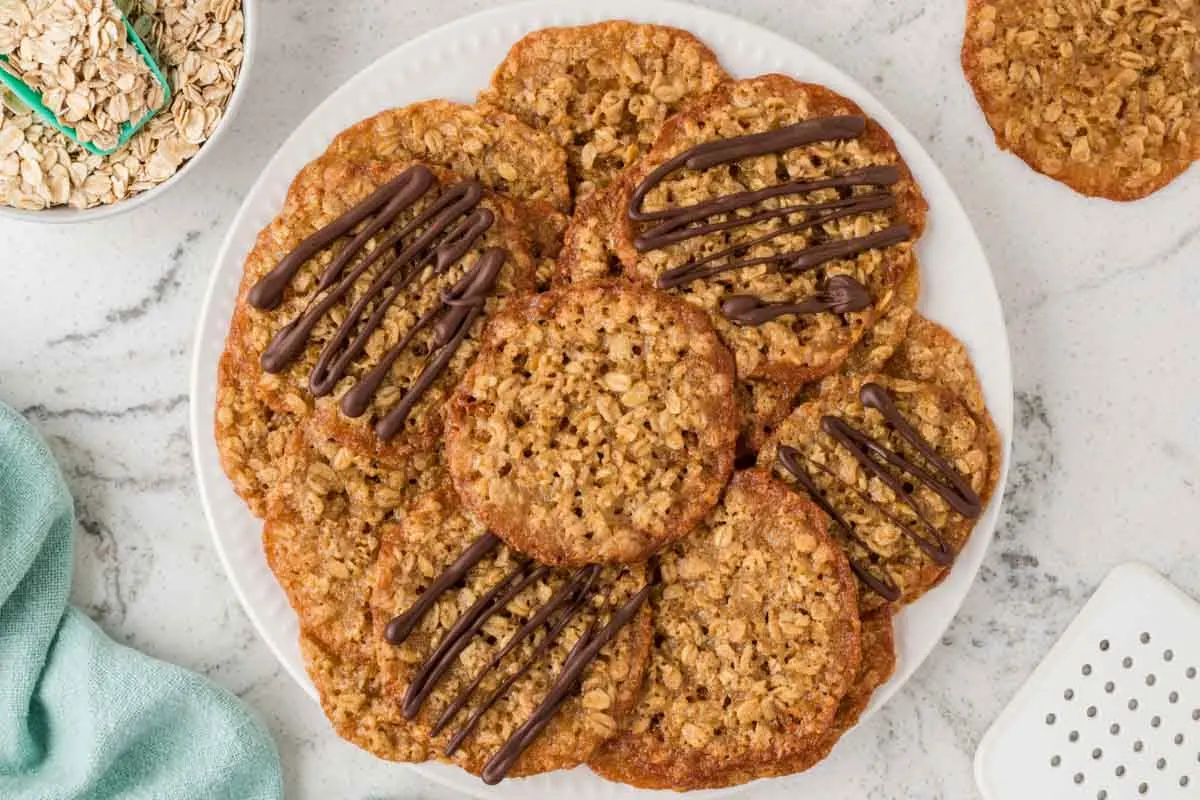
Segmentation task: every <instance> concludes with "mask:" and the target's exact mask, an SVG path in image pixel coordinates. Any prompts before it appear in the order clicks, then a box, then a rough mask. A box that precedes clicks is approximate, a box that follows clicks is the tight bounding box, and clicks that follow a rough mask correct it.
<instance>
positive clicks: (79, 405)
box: [0, 0, 1200, 800]
mask: <svg viewBox="0 0 1200 800" xmlns="http://www.w3.org/2000/svg"><path fill="white" fill-rule="evenodd" d="M491 5H492V3H489V2H487V1H486V0H474V1H472V0H438V2H436V3H431V2H427V0H400V1H399V2H380V1H379V0H374V2H370V3H363V4H361V5H360V10H359V11H358V13H357V14H348V13H344V12H343V11H342V10H341V9H340V8H338V7H337V6H336V5H334V4H309V3H293V2H288V0H261V15H262V20H261V22H262V25H261V30H262V31H263V35H262V37H261V39H260V42H259V63H258V64H257V67H258V74H259V76H260V79H259V81H258V82H256V84H255V85H253V86H250V87H248V88H249V97H248V98H247V102H246V104H245V105H244V106H243V108H242V111H241V112H240V115H239V116H238V118H237V119H235V120H234V121H233V130H231V131H230V135H229V136H228V137H226V138H225V139H224V141H223V142H221V143H220V144H219V145H218V146H219V147H220V148H221V153H220V157H219V158H211V159H208V160H207V162H206V163H204V164H201V165H200V166H199V167H198V169H197V171H196V172H194V173H193V174H191V175H190V176H189V178H188V180H187V181H186V182H185V183H184V184H183V185H181V186H179V187H177V188H175V189H174V190H172V191H171V192H170V193H169V194H167V195H166V196H165V197H164V198H162V199H160V201H158V202H156V203H153V204H151V205H149V206H148V207H146V208H143V209H141V210H138V211H135V212H133V213H130V214H128V215H125V216H121V217H118V218H116V219H114V220H111V221H108V222H103V223H95V224H87V225H80V226H76V227H71V228H58V227H48V226H47V227H43V226H37V225H30V224H19V223H12V222H0V273H2V274H3V277H4V280H3V288H2V289H0V308H3V313H4V327H3V330H4V333H3V335H2V336H0V341H2V342H3V346H0V399H3V400H4V401H5V402H7V403H9V404H11V405H13V406H15V407H16V408H18V409H20V410H21V411H23V412H24V413H25V414H26V415H27V416H29V417H30V418H31V419H32V421H33V422H34V423H35V424H36V425H37V426H38V427H39V428H40V429H41V430H42V432H43V433H44V434H45V435H46V436H47V437H48V438H49V440H50V442H51V445H52V447H53V448H54V450H55V452H56V453H57V455H58V457H59V459H60V461H61V463H62V465H63V468H64V470H65V472H66V475H67V478H68V480H69V482H70V484H71V486H72V488H73V490H74V493H75V497H76V500H77V507H78V512H79V534H78V545H79V546H78V548H77V570H76V576H75V585H74V592H73V599H74V602H75V603H76V604H77V605H79V606H80V607H82V608H83V609H85V610H86V611H87V613H88V614H89V615H91V616H92V617H93V618H94V619H95V620H96V621H97V622H98V623H99V624H100V625H101V626H102V627H103V628H104V629H105V630H106V631H107V632H108V633H109V634H111V635H112V636H113V637H115V638H116V639H117V640H119V641H122V642H125V643H127V644H130V645H132V646H134V647H137V648H139V649H141V650H144V651H146V652H147V653H150V654H151V655H154V656H157V657H160V658H164V659H167V660H170V661H173V662H175V663H178V664H181V665H184V666H186V667H189V668H191V669H194V670H197V671H199V672H202V673H204V674H205V675H207V676H209V677H210V678H212V679H213V680H215V681H217V682H218V683H220V684H221V685H223V686H225V687H227V688H228V689H230V690H232V691H233V692H235V693H237V694H238V695H239V696H240V697H242V698H243V699H244V700H245V701H246V702H247V703H249V704H250V705H251V706H253V707H254V708H255V709H256V710H257V711H258V712H259V713H260V714H261V715H262V716H263V717H264V718H265V719H266V721H267V723H268V725H269V726H270V728H271V730H272V732H273V733H274V735H275V738H276V741H277V742H278V745H279V748H280V751H281V754H282V757H283V762H284V768H285V772H286V783H287V788H288V796H289V797H296V798H326V797H339V798H341V797H346V798H412V797H418V798H431V799H432V798H436V800H444V799H445V798H450V797H454V796H455V795H454V793H452V792H448V791H447V790H444V789H441V788H439V787H436V786H434V785H432V784H429V783H427V782H425V781H424V780H422V779H421V778H419V777H418V776H417V775H416V774H415V773H413V772H412V771H411V770H409V769H406V768H404V767H397V766H393V765H389V764H385V763H383V762H381V761H377V760H375V759H373V758H372V757H370V756H368V755H366V754H365V753H362V752H360V751H358V750H356V749H355V748H353V747H352V746H350V745H348V744H345V743H343V742H342V741H341V740H339V739H338V738H337V737H336V736H334V735H333V733H332V732H331V731H330V729H329V727H328V725H327V724H326V722H325V719H324V717H323V716H322V714H321V712H320V710H319V709H318V708H317V707H316V706H315V705H314V704H313V703H312V702H310V701H309V700H308V699H307V698H306V697H305V695H304V694H303V693H302V692H301V690H300V689H299V688H298V687H297V686H296V685H295V684H293V683H292V681H291V680H290V679H289V678H288V677H287V675H285V674H284V673H283V671H282V670H281V669H280V667H279V666H278V665H277V664H276V662H275V661H274V659H273V658H272V656H271V654H270V653H269V652H268V651H267V648H266V646H265V645H263V644H262V642H260V641H259V639H258V637H257V636H256V635H255V632H254V630H253V628H252V627H251V625H250V622H249V621H248V620H247V618H246V616H245V614H244V613H243V612H242V609H241V607H240V606H239V605H238V602H237V599H236V598H235V597H234V594H233V591H232V589H231V588H230V585H229V583H228V582H227V580H226V578H225V576H224V574H223V572H222V570H221V566H220V564H219V563H218V561H217V556H216V553H215V552H214V550H213V547H212V544H211V543H210V540H209V535H208V531H207V528H206V525H205V521H204V517H203V514H202V512H201V509H200V503H199V500H198V498H197V492H196V487H195V483H194V480H193V476H192V465H191V459H190V453H189V447H190V445H189V440H188V432H187V405H188V397H187V374H188V369H189V361H190V352H191V346H192V332H193V327H194V323H195V320H196V316H197V314H198V310H199V305H200V300H201V295H202V292H203V288H204V286H205V283H206V281H207V277H208V271H209V268H210V265H211V264H212V262H213V259H214V257H215V255H216V251H217V248H218V247H219V245H220V242H221V239H222V237H223V235H224V233H225V230H226V228H227V226H228V225H229V223H230V221H231V220H232V218H233V215H234V212H235V211H236V209H237V206H238V204H239V203H240V201H241V199H242V197H243V196H244V195H245V193H246V191H247V189H248V188H249V186H250V184H251V182H252V181H253V180H254V178H255V176H256V175H257V173H258V171H259V169H260V168H261V166H262V165H263V164H264V163H265V161H266V159H267V158H268V157H269V156H270V155H271V153H272V152H273V151H274V149H275V148H276V147H277V146H278V145H279V143H280V142H281V141H282V140H283V139H284V137H285V136H286V135H287V134H288V133H289V132H290V131H291V129H292V128H293V127H294V126H295V125H296V124H297V123H298V122H299V121H300V120H301V119H302V118H303V117H304V116H305V115H306V114H307V113H308V111H309V110H310V109H311V108H312V107H313V106H315V105H316V104H317V103H318V102H319V101H320V100H321V99H322V98H324V96H325V95H326V94H328V93H329V92H330V91H331V90H333V89H334V88H336V87H337V86H338V85H339V84H340V83H341V82H342V81H344V80H345V79H346V78H347V77H349V76H350V75H352V74H353V73H355V72H356V71H358V70H359V69H360V68H361V67H363V66H365V65H366V64H368V63H369V62H371V61H372V60H373V59H375V58H376V57H378V56H379V55H381V54H383V53H384V52H386V51H387V50H389V49H390V48H391V47H393V46H395V45H396V44H398V43H399V42H401V41H403V40H404V39H406V38H409V37H412V36H416V35H417V34H420V33H422V32H423V31H425V30H428V29H429V28H432V27H435V26H437V25H439V24H442V23H444V22H448V21H450V20H452V19H454V18H456V17H458V16H460V15H463V14H466V13H470V12H472V11H475V10H477V9H480V8H483V7H488V6H491ZM703 5H708V6H712V7H714V8H717V9H721V10H725V11H729V12H732V13H736V14H738V15H740V16H743V17H745V18H748V19H750V20H753V21H754V22H757V23H761V24H763V25H766V26H767V27H769V28H771V29H773V30H775V31H778V32H780V33H782V34H784V35H786V36H788V37H790V38H792V39H794V40H796V41H798V42H801V43H802V44H804V45H806V46H808V47H809V48H811V49H813V50H814V51H816V52H817V53H819V54H821V55H823V56H825V57H826V58H828V59H830V60H831V61H833V62H834V63H836V64H837V65H839V66H840V67H842V68H843V69H845V70H846V71H847V72H849V73H850V74H851V75H853V76H854V77H856V78H857V79H858V80H859V81H861V82H862V83H863V84H864V85H866V86H868V87H869V88H870V89H871V90H872V91H873V92H875V93H876V94H877V95H878V97H879V98H880V99H881V100H882V101H883V102H884V103H885V104H886V105H888V106H889V107H890V108H891V109H892V111H894V112H895V113H896V115H897V116H898V117H899V118H900V119H901V120H903V121H904V123H905V124H906V125H907V126H908V127H909V128H910V129H911V130H912V131H913V132H914V133H916V134H917V136H918V138H920V139H921V141H922V142H923V143H924V144H925V146H926V147H927V148H928V150H929V151H930V152H931V153H932V155H933V157H934V159H935V160H936V161H937V162H938V163H939V164H940V165H941V167H942V169H943V170H944V171H945V172H946V174H947V176H948V178H949V179H950V182H951V184H952V185H953V186H954V188H955V189H956V190H957V191H958V193H959V195H960V197H961V198H962V200H963V203H964V204H965V206H966V208H967V211H968V213H969V214H970V216H971V218H972V219H973V220H974V222H975V225H976V227H977V229H978V231H979V234H980V237H981V238H982V240H983V243H984V246H985V247H986V249H987V252H988V255H989V257H990V259H991V262H992V264H993V267H994V270H995V275H996V282H997V284H998V286H999V289H1000V294H1001V296H1002V298H1003V301H1004V308H1005V314H1006V317H1007V321H1008V325H1009V332H1010V336H1011V344H1012V352H1013V359H1014V369H1015V381H1016V409H1017V418H1016V443H1015V449H1014V452H1013V463H1012V475H1011V479H1010V484H1009V488H1008V492H1007V495H1006V498H1005V509H1004V515H1003V517H1002V520H1001V524H1000V526H999V529H998V530H997V534H996V541H995V543H994V545H993V546H992V549H991V551H990V553H989V555H988V558H987V561H986V563H985V565H984V567H983V570H982V572H981V574H980V576H979V580H978V581H977V583H976V584H975V586H974V587H973V589H972V590H971V593H970V596H969V597H968V598H967V601H966V604H965V605H964V606H963V609H962V612H961V613H960V614H959V616H958V618H957V620H956V621H955V622H954V624H953V625H952V626H951V628H950V629H949V630H948V631H947V633H946V635H945V637H944V638H943V640H942V643H941V646H939V647H938V648H937V649H936V650H935V652H934V653H933V655H932V656H931V657H930V658H929V660H928V661H927V662H926V663H925V665H924V666H923V667H922V668H921V670H920V671H919V672H918V673H917V674H916V676H915V677H914V678H913V679H912V681H911V682H910V683H909V684H908V686H907V687H906V688H905V689H904V690H903V691H902V692H901V693H900V695H899V696H897V697H896V698H895V699H894V700H893V701H892V702H891V703H890V704H889V705H888V706H887V707H886V708H885V709H884V710H883V711H882V712H881V713H879V714H878V715H877V716H875V717H874V718H873V719H871V720H870V721H869V722H868V723H867V724H865V725H863V726H861V727H860V729H858V730H856V731H855V732H854V733H853V734H851V735H850V736H849V737H848V738H847V739H846V740H845V742H844V743H843V745H842V746H840V747H839V748H838V750H837V752H836V753H835V755H834V756H833V757H832V759H831V760H830V761H829V762H828V763H827V764H825V765H823V766H822V767H821V770H820V773H819V776H818V778H817V784H818V787H819V788H818V791H817V792H815V793H814V794H813V795H812V796H814V797H816V796H821V797H825V798H829V800H837V798H895V797H905V798H953V799H954V800H962V799H963V798H971V797H976V796H977V792H976V790H975V788H974V783H973V780H972V768H971V760H972V757H973V754H974V750H975V746H976V744H977V743H978V741H979V739H980V737H981V736H982V735H983V732H984V731H985V730H986V728H987V726H988V724H989V723H990V722H991V721H992V720H993V719H994V718H995V716H996V715H997V714H998V713H999V711H1000V709H1001V708H1002V707H1003V706H1004V704H1005V703H1006V702H1007V700H1008V699H1009V698H1010V697H1011V696H1012V695H1013V693H1014V692H1015V691H1016V689H1017V687H1018V686H1019V685H1020V684H1021V682H1022V681H1023V680H1024V678H1025V677H1026V676H1027V675H1028V673H1029V672H1030V670H1031V669H1032V668H1033V666H1034V665H1035V664H1036V663H1037V662H1038V661H1039V659H1040V658H1041V657H1042V655H1043V654H1044V653H1045V652H1046V650H1047V649H1048V647H1049V646H1050V644H1051V643H1052V642H1053V641H1054V639H1055V638H1056V637H1057V635H1058V633H1059V632H1061V630H1062V629H1063V628H1064V627H1065V625H1066V624H1067V622H1068V621H1069V620H1070V619H1071V617H1072V616H1073V615H1074V614H1075V613H1076V611H1077V610H1078V609H1079V607H1080V606H1081V605H1082V603H1083V602H1084V601H1085V599H1086V598H1087V597H1088V595H1089V594H1090V593H1091V591H1092V590H1093V589H1094V588H1095V587H1096V585H1097V584H1098V583H1099V581H1100V580H1101V579H1102V578H1103V576H1104V575H1105V574H1106V573H1107V571H1108V570H1109V569H1110V568H1112V567H1113V566H1114V565H1116V564H1119V563H1121V562H1123V561H1127V560H1130V559H1141V560H1143V561H1145V562H1147V563H1149V564H1151V565H1152V566H1154V567H1156V568H1157V569H1159V570H1160V571H1162V572H1164V573H1165V574H1166V575H1167V576H1168V577H1170V578H1171V579H1172V580H1174V581H1175V582H1176V583H1177V584H1179V585H1180V586H1181V587H1182V588H1184V589H1185V590H1188V591H1190V592H1191V593H1192V594H1193V595H1200V546H1197V544H1196V543H1197V541H1200V539H1198V538H1197V531H1198V528H1200V523H1198V520H1200V488H1198V486H1197V481H1198V480H1200V346H1197V345H1196V344H1195V342H1194V339H1195V337H1196V335H1197V333H1198V332H1200V217H1198V216H1197V214H1196V209H1197V208H1200V170H1198V169H1193V170H1192V171H1191V172H1190V173H1189V174H1186V175H1185V176H1183V177H1182V178H1181V179H1179V180H1178V181H1176V182H1175V184H1174V185H1172V186H1171V187H1169V188H1167V189H1166V190H1164V191H1162V192H1160V193H1158V194H1157V195H1155V196H1153V197H1151V198H1150V199H1148V200H1145V201H1142V202H1140V203H1136V204H1132V205H1118V204H1112V203H1108V202H1104V201H1093V200H1087V199H1084V198H1082V197H1079V196H1077V195H1075V194H1073V193H1071V192H1070V191H1068V190H1066V189H1065V188H1063V187H1061V186H1059V185H1058V184H1056V183H1053V182H1051V181H1049V180H1047V179H1044V178H1042V177H1039V176H1037V175H1035V174H1034V173H1033V172H1031V171H1030V170H1029V169H1028V168H1026V167H1025V165H1024V164H1022V163H1021V162H1020V161H1018V160H1017V159H1015V158H1014V157H1012V156H1009V155H1005V154H1001V153H999V152H997V150H996V148H995V146H994V145H993V143H992V137H991V132H990V131H989V130H988V128H987V126H986V125H985V123H984V121H983V118H982V116H981V114H980V113H979V111H978V109H977V108H976V107H975V104H974V102H973V100H972V98H971V96H970V94H969V91H968V89H967V86H966V83H965V82H964V80H963V77H962V74H961V71H960V69H959V67H958V47H959V40H960V36H961V30H962V17H963V8H964V5H965V4H964V3H963V0H930V2H918V1H917V0H905V1H903V2H902V1H901V0H810V2H807V3H803V4H797V3H793V2H781V1H780V0H706V1H705V2H704V3H703ZM266 75H269V76H270V80H266V79H265V78H264V77H263V76H266ZM785 787H786V784H780V785H778V786H777V788H775V789H773V790H772V791H773V792H775V793H777V794H778V795H779V796H781V797H782V796H785V794H786V791H785Z"/></svg>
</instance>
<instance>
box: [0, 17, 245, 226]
mask: <svg viewBox="0 0 1200 800" xmlns="http://www.w3.org/2000/svg"><path fill="white" fill-rule="evenodd" d="M43 1H44V0H39V3H41V2H43ZM7 5H8V6H15V7H17V8H20V7H21V6H22V5H23V4H22V3H21V2H17V3H15V4H14V3H12V2H10V3H8V4H7ZM64 5H68V6H73V5H74V3H73V2H70V3H68V2H65V0H64ZM122 7H123V8H124V9H125V12H126V17H127V18H128V19H129V21H130V23H131V24H132V25H133V28H134V30H135V31H137V33H138V35H139V36H140V37H141V38H142V41H144V42H145V43H146V46H147V48H149V50H150V53H151V55H153V56H154V60H155V61H156V62H157V63H158V65H159V67H160V68H161V70H162V72H163V74H164V75H165V76H166V78H167V82H168V83H169V84H170V85H171V104H170V108H168V109H164V110H162V111H160V112H159V113H158V114H157V115H155V117H154V118H153V119H151V120H150V121H149V122H148V123H147V124H146V126H145V127H144V128H142V130H140V131H139V132H138V133H137V134H136V135H135V136H134V137H133V138H132V139H131V140H130V141H129V143H128V144H127V145H126V146H124V147H122V148H121V149H120V150H118V151H117V152H116V153H114V154H112V155H110V156H98V155H94V154H92V153H89V152H88V151H87V150H85V149H84V148H83V147H81V146H80V145H78V144H76V143H75V142H72V141H71V140H70V139H68V138H67V137H66V136H64V135H63V134H61V133H59V132H58V131H57V130H55V129H54V128H52V127H50V126H49V125H46V124H44V123H43V122H42V121H41V119H40V118H39V117H37V116H36V115H35V114H34V113H33V112H32V111H30V110H29V109H28V108H27V107H25V106H24V104H22V103H20V102H19V101H18V100H17V99H16V98H15V97H14V96H13V95H12V94H10V93H8V92H5V91H0V98H2V99H3V102H0V203H4V204H6V205H10V206H13V207H15V208H20V209H25V210H33V211H36V210H41V209H45V208H51V207H54V206H63V205H67V206H71V207H72V208H91V207H93V206H97V205H107V204H111V203H116V202H118V201H120V200H124V199H126V198H128V197H131V196H133V195H136V194H139V193H141V192H145V191H148V190H150V189H152V188H154V187H155V186H157V185H158V184H160V183H162V182H163V181H165V180H167V179H168V178H170V177H171V176H173V175H174V174H175V173H176V172H178V171H179V170H180V169H181V168H182V167H183V165H184V163H185V162H186V161H187V160H188V159H190V158H191V157H192V156H194V155H196V153H197V152H199V150H200V148H201V146H203V145H204V143H205V142H207V141H208V139H209V137H211V136H212V135H213V133H215V132H216V129H217V126H218V125H219V124H220V123H221V120H222V119H223V118H224V115H225V109H226V106H227V105H228V104H229V99H230V97H231V96H232V95H233V90H234V86H235V85H236V83H237V81H238V79H239V76H240V73H241V69H242V55H243V46H244V39H245V19H244V18H243V16H242V2H241V0H213V2H199V1H198V0H131V2H129V3H127V4H126V3H122ZM65 102H67V103H68V104H70V103H71V102H78V101H70V100H68V101H65Z"/></svg>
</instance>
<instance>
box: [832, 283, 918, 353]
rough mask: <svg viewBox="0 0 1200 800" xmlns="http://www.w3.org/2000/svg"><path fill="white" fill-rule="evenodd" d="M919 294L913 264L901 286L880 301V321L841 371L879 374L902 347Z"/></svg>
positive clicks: (857, 345)
mask: <svg viewBox="0 0 1200 800" xmlns="http://www.w3.org/2000/svg"><path fill="white" fill-rule="evenodd" d="M920 294H921V271H920V268H919V267H918V266H917V264H916V263H915V262H914V264H913V268H912V270H910V271H909V273H908V274H907V275H905V276H904V278H902V279H901V281H900V284H899V285H898V286H897V287H896V288H895V290H893V291H892V292H891V294H890V296H889V295H885V296H884V298H883V299H882V300H881V301H880V314H879V320H878V321H877V322H876V323H875V324H874V325H873V326H872V327H871V330H869V331H867V335H866V336H864V337H863V338H862V339H860V340H859V342H858V344H856V345H855V346H854V349H853V350H851V351H850V355H849V356H848V357H847V358H846V363H844V364H843V365H842V368H841V371H842V372H844V373H847V374H861V373H867V372H879V371H880V370H881V369H883V365H884V364H886V363H887V362H888V359H890V358H891V357H892V355H893V354H894V353H895V352H896V350H897V348H899V347H902V346H903V342H904V340H905V337H906V336H907V335H908V326H909V323H910V322H912V319H913V316H914V315H915V314H916V309H917V300H918V299H919V298H920Z"/></svg>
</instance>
